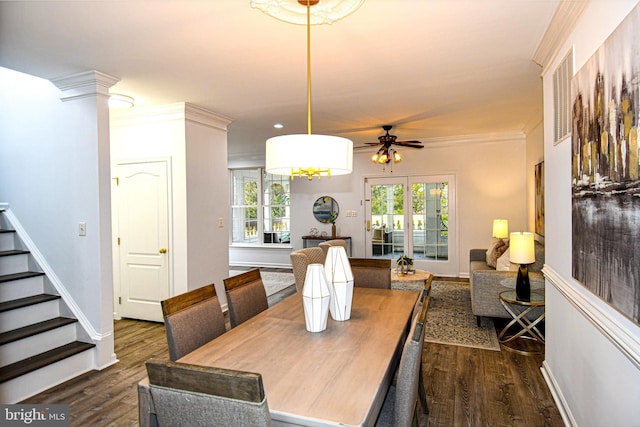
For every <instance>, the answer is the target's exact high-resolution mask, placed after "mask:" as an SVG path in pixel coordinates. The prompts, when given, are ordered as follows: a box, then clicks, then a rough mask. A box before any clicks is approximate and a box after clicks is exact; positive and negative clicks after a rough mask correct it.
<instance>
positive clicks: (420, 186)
mask: <svg viewBox="0 0 640 427" xmlns="http://www.w3.org/2000/svg"><path fill="white" fill-rule="evenodd" d="M455 200H456V198H455V176H454V175H432V176H410V177H397V176H396V177H391V178H366V179H365V212H366V218H365V220H366V251H365V253H366V256H367V257H373V258H391V259H394V260H397V259H398V258H399V257H400V256H402V255H408V256H409V257H411V258H413V260H414V267H415V268H418V269H421V270H427V271H430V272H432V273H434V274H437V275H443V276H457V275H458V249H457V221H456V204H455ZM393 265H395V264H393Z"/></svg>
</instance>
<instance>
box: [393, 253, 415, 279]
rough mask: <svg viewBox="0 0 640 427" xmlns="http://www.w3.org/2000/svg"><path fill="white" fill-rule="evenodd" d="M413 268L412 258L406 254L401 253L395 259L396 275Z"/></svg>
mask: <svg viewBox="0 0 640 427" xmlns="http://www.w3.org/2000/svg"><path fill="white" fill-rule="evenodd" d="M412 269H413V258H410V257H408V256H407V255H402V256H401V257H400V258H398V260H397V261H396V273H397V274H398V276H404V275H405V274H408V273H409V272H410V271H411V270H412Z"/></svg>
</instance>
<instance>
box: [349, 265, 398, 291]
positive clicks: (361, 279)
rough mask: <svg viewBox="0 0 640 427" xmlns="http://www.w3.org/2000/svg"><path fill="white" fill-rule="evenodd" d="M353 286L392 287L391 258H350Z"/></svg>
mask: <svg viewBox="0 0 640 427" xmlns="http://www.w3.org/2000/svg"><path fill="white" fill-rule="evenodd" d="M349 263H350V264H351V272H352V273H353V286H355V287H359V288H382V289H391V259H381V258H349Z"/></svg>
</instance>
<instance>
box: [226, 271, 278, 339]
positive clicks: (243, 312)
mask: <svg viewBox="0 0 640 427" xmlns="http://www.w3.org/2000/svg"><path fill="white" fill-rule="evenodd" d="M224 288H225V290H226V292H227V304H228V306H229V322H230V323H231V327H232V328H235V327H236V326H238V325H239V324H241V323H243V322H245V321H247V320H249V319H250V318H252V317H253V316H255V315H256V314H258V313H260V312H261V311H264V310H266V309H267V308H269V302H268V300H267V292H266V291H265V289H264V283H262V276H261V275H260V270H258V269H257V268H255V269H253V270H249V271H247V272H246V273H242V274H238V275H237V276H233V277H228V278H226V279H224Z"/></svg>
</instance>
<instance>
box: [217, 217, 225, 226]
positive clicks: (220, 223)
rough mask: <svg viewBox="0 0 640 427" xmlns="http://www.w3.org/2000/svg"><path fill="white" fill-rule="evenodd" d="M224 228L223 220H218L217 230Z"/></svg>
mask: <svg viewBox="0 0 640 427" xmlns="http://www.w3.org/2000/svg"><path fill="white" fill-rule="evenodd" d="M222 227H224V220H223V219H222V218H218V228H222Z"/></svg>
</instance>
